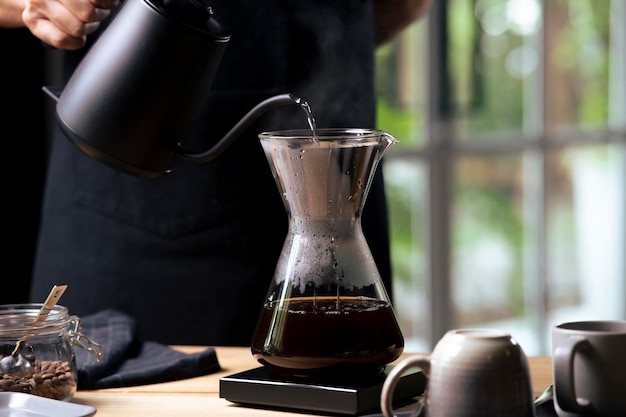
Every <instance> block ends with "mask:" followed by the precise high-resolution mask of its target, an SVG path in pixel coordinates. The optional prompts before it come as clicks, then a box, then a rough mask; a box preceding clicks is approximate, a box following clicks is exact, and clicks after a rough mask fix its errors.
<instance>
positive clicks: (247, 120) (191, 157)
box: [176, 94, 313, 163]
mask: <svg viewBox="0 0 626 417" xmlns="http://www.w3.org/2000/svg"><path fill="white" fill-rule="evenodd" d="M294 104H295V105H297V106H300V107H302V108H303V109H304V111H305V112H307V116H308V117H309V120H313V119H312V117H311V114H310V108H309V105H308V104H307V102H306V101H304V100H302V99H301V98H299V97H295V96H293V95H291V94H279V95H277V96H273V97H270V98H268V99H265V100H264V101H262V102H260V103H259V104H257V105H256V106H255V107H254V108H252V110H250V111H249V112H248V113H246V115H245V116H244V117H243V118H242V119H241V120H240V121H239V122H237V124H236V125H235V126H234V127H233V128H232V129H231V130H230V131H229V132H228V133H227V134H226V135H225V136H224V137H223V138H222V139H220V141H219V142H217V143H216V144H215V145H214V146H213V147H212V148H210V149H208V150H206V151H204V152H200V153H192V152H188V151H186V150H185V149H183V147H182V146H181V144H180V143H178V144H177V147H176V154H177V155H178V156H179V157H180V158H181V159H185V160H188V161H192V162H198V163H203V162H208V161H211V160H213V159H215V158H216V157H218V156H219V155H221V154H222V152H224V151H225V150H226V148H228V147H229V146H230V145H231V144H232V143H233V142H234V141H235V140H236V139H237V138H238V137H239V136H240V135H241V134H242V133H243V132H244V131H245V130H246V129H247V128H248V127H250V125H251V124H252V123H253V122H254V121H255V120H256V119H258V118H259V117H260V116H261V115H263V114H264V113H266V112H268V111H269V110H272V109H275V108H276V107H280V106H285V105H294Z"/></svg>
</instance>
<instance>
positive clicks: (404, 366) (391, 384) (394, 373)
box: [380, 355, 430, 417]
mask: <svg viewBox="0 0 626 417" xmlns="http://www.w3.org/2000/svg"><path fill="white" fill-rule="evenodd" d="M410 368H419V369H421V370H422V371H423V372H424V375H425V376H426V378H428V374H429V371H430V355H415V356H410V357H408V358H406V359H405V360H403V361H401V362H400V363H398V364H397V365H395V366H394V368H393V369H392V370H391V372H389V375H387V378H386V379H385V382H384V383H383V387H382V390H381V393H380V409H381V411H382V412H383V415H384V416H385V417H395V414H394V412H393V393H394V391H395V389H396V385H398V381H400V377H402V375H403V374H404V372H406V371H407V370H409V369H410ZM423 407H424V402H423V401H420V402H419V405H418V407H417V409H416V410H415V411H414V412H413V414H411V415H410V417H417V416H419V415H420V413H421V412H422V408H423Z"/></svg>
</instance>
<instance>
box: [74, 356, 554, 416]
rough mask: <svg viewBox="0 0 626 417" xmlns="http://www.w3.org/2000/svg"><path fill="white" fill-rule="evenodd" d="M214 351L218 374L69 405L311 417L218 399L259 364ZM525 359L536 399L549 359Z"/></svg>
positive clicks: (89, 396) (118, 412)
mask: <svg viewBox="0 0 626 417" xmlns="http://www.w3.org/2000/svg"><path fill="white" fill-rule="evenodd" d="M176 348H177V349H179V350H182V351H185V352H189V353H192V352H198V351H201V350H203V349H205V348H204V347H190V346H187V347H176ZM215 350H216V352H217V358H218V360H219V362H220V365H221V367H222V370H221V371H220V372H216V373H214V374H211V375H206V376H200V377H196V378H190V379H186V380H180V381H174V382H165V383H160V384H152V385H142V386H138V387H131V388H114V389H105V390H95V391H78V392H77V393H76V395H75V396H74V398H73V399H72V400H71V402H73V403H77V404H85V405H90V406H92V407H95V408H96V409H97V413H96V417H144V416H145V417H160V416H163V417H194V416H198V417H206V416H219V417H222V416H224V417H228V416H241V417H244V416H255V417H263V416H268V417H269V416H276V417H295V416H298V417H302V416H303V415H306V416H308V417H312V416H313V414H310V413H307V414H303V413H298V412H288V411H277V410H261V409H256V408H251V407H244V406H241V405H237V404H233V403H231V402H229V401H227V400H226V399H223V398H220V396H219V380H220V378H221V377H224V376H228V375H231V374H234V373H237V372H241V371H245V370H248V369H252V368H257V367H258V366H259V364H258V362H256V360H255V359H254V358H253V357H252V354H251V353H250V349H249V348H243V347H216V348H215ZM408 355H410V353H405V354H404V355H403V357H405V356H408ZM401 359H402V358H401ZM528 359H529V364H530V369H531V375H532V382H533V391H534V393H535V396H538V395H539V394H540V393H541V392H542V391H543V390H544V389H545V388H546V387H547V386H548V385H550V384H551V383H552V367H551V360H550V358H549V357H531V358H528Z"/></svg>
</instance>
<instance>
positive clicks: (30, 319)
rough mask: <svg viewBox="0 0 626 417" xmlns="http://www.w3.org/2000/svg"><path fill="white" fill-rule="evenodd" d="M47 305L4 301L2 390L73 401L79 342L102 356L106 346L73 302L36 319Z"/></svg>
mask: <svg viewBox="0 0 626 417" xmlns="http://www.w3.org/2000/svg"><path fill="white" fill-rule="evenodd" d="M41 307H42V304H7V305H0V358H1V359H0V365H1V366H0V391H6V392H24V393H28V394H33V395H38V396H40V397H46V398H52V399H55V400H62V401H65V400H69V399H70V398H72V397H73V396H74V393H75V392H76V387H77V379H78V375H77V369H76V357H75V354H74V346H78V347H80V348H82V349H86V350H87V351H89V352H91V353H92V354H93V355H94V358H95V360H96V361H100V359H101V357H102V347H101V346H100V345H99V344H97V343H96V342H93V341H91V340H89V339H88V338H87V337H86V336H85V335H83V334H82V333H81V327H80V319H79V318H78V317H77V316H70V314H69V312H68V309H67V307H63V306H59V305H57V306H55V307H54V308H53V309H52V310H50V312H49V313H48V315H47V316H46V318H45V320H41V321H35V318H36V317H37V315H38V313H39V310H40V309H41ZM18 344H20V345H21V350H19V352H16V351H15V348H16V346H17V345H18ZM2 361H4V362H2ZM16 365H19V366H16Z"/></svg>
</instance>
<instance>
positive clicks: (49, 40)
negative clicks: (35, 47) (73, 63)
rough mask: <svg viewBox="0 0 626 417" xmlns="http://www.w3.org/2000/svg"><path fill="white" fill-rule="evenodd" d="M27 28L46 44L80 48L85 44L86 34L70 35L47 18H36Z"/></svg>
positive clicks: (55, 46) (63, 47)
mask: <svg viewBox="0 0 626 417" xmlns="http://www.w3.org/2000/svg"><path fill="white" fill-rule="evenodd" d="M29 29H30V31H31V32H32V33H33V35H35V36H36V37H37V38H39V39H41V40H42V42H44V43H45V44H46V45H48V46H51V47H54V48H59V49H67V50H75V49H80V48H82V47H83V46H84V45H85V42H86V40H87V36H86V35H82V36H72V35H70V34H68V33H66V32H64V31H62V30H60V29H59V28H58V27H57V26H56V25H54V24H52V23H51V22H50V21H49V20H47V19H38V20H36V21H35V22H34V23H32V25H31V26H29Z"/></svg>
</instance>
